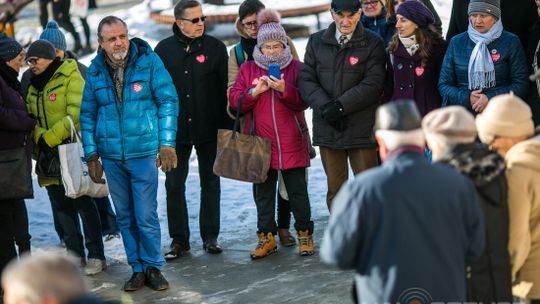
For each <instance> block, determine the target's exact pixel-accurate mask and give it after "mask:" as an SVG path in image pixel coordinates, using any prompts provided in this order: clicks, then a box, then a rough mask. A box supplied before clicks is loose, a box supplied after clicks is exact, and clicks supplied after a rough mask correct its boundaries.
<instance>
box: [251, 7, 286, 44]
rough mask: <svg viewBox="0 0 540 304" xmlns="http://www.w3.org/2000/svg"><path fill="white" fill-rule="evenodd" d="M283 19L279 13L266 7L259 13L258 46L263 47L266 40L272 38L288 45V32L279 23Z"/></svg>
mask: <svg viewBox="0 0 540 304" xmlns="http://www.w3.org/2000/svg"><path fill="white" fill-rule="evenodd" d="M280 21H281V20H280V18H279V15H278V13H277V12H276V11H275V10H272V9H264V10H262V11H260V12H259V13H258V14H257V24H258V25H259V31H258V32H257V46H258V47H261V45H263V44H264V43H265V42H267V41H271V40H277V41H281V42H282V43H283V45H287V34H285V30H284V29H283V27H282V26H281V24H280V23H279V22H280Z"/></svg>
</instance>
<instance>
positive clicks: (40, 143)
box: [38, 136, 51, 151]
mask: <svg viewBox="0 0 540 304" xmlns="http://www.w3.org/2000/svg"><path fill="white" fill-rule="evenodd" d="M38 146H39V149H40V150H41V151H45V150H50V149H51V147H49V145H47V142H45V139H44V138H43V136H41V137H40V138H39V139H38Z"/></svg>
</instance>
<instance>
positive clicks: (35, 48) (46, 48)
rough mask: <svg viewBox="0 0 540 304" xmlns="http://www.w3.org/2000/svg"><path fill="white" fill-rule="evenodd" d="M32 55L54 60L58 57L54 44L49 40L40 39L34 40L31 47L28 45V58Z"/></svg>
mask: <svg viewBox="0 0 540 304" xmlns="http://www.w3.org/2000/svg"><path fill="white" fill-rule="evenodd" d="M30 57H38V58H44V59H51V60H52V59H54V58H56V52H55V50H54V46H53V45H52V44H51V43H50V42H49V41H47V40H43V39H40V40H36V41H34V42H32V44H31V45H30V47H28V52H27V53H26V58H30Z"/></svg>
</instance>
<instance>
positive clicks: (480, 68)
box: [467, 19, 503, 90]
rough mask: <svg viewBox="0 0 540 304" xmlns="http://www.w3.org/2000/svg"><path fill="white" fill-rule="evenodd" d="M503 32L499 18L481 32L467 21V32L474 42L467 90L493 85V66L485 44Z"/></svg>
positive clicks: (494, 82)
mask: <svg viewBox="0 0 540 304" xmlns="http://www.w3.org/2000/svg"><path fill="white" fill-rule="evenodd" d="M502 32H503V25H502V21H501V19H499V20H497V22H496V23H495V24H494V25H493V26H492V27H491V29H490V30H489V31H488V32H486V33H484V34H482V33H480V32H478V31H477V30H475V29H474V28H473V26H472V23H471V22H470V21H469V28H468V29H467V33H468V34H469V38H470V39H471V40H472V42H474V43H476V45H475V47H474V49H473V51H472V53H471V57H470V58H469V90H478V89H485V88H491V87H494V86H495V84H496V81H495V66H494V65H493V61H491V55H490V54H489V50H488V48H487V45H488V44H490V43H491V42H492V41H493V40H495V39H497V38H499V37H500V36H501V34H502Z"/></svg>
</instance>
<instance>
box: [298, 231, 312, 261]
mask: <svg viewBox="0 0 540 304" xmlns="http://www.w3.org/2000/svg"><path fill="white" fill-rule="evenodd" d="M298 244H299V245H298V251H299V253H300V255H301V256H308V255H313V254H314V253H315V247H314V246H313V235H311V234H310V233H309V231H308V230H304V231H298Z"/></svg>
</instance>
